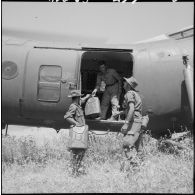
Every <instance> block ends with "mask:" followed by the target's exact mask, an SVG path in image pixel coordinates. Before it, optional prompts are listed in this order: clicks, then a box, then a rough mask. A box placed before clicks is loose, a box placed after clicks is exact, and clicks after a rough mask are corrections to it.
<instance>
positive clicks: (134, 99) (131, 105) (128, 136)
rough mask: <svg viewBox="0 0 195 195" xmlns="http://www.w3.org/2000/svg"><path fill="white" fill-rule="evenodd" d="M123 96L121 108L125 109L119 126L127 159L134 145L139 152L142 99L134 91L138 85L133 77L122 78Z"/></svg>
mask: <svg viewBox="0 0 195 195" xmlns="http://www.w3.org/2000/svg"><path fill="white" fill-rule="evenodd" d="M123 79H124V85H123V87H124V89H125V92H126V94H125V96H124V102H123V108H124V109H125V116H126V118H125V124H124V125H123V126H122V128H121V132H122V133H123V134H124V137H123V149H124V152H125V155H126V157H127V158H128V159H130V158H131V149H132V148H133V146H135V147H136V150H137V152H138V153H139V152H141V148H140V143H139V141H140V140H139V135H140V130H141V124H142V100H141V98H140V96H139V94H138V91H136V89H135V88H136V87H137V85H138V83H137V81H136V79H135V78H134V77H130V78H125V77H124V78H123Z"/></svg>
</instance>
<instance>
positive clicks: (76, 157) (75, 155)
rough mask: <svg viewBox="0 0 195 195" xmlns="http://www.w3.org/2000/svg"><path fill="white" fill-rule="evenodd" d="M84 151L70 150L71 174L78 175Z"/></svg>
mask: <svg viewBox="0 0 195 195" xmlns="http://www.w3.org/2000/svg"><path fill="white" fill-rule="evenodd" d="M85 151H86V149H76V148H73V149H71V153H72V159H71V161H72V162H71V163H72V173H73V174H75V173H78V170H79V168H80V167H81V164H82V160H83V157H84V155H85Z"/></svg>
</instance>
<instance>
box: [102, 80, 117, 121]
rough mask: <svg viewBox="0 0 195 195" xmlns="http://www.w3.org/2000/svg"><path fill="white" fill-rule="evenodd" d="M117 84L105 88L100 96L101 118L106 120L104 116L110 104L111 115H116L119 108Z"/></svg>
mask: <svg viewBox="0 0 195 195" xmlns="http://www.w3.org/2000/svg"><path fill="white" fill-rule="evenodd" d="M119 97H120V92H119V83H116V84H114V85H112V86H107V87H106V90H105V92H104V94H103V96H102V101H101V118H102V119H106V114H107V111H108V108H109V105H110V102H111V105H112V115H114V114H116V113H117V109H118V107H119Z"/></svg>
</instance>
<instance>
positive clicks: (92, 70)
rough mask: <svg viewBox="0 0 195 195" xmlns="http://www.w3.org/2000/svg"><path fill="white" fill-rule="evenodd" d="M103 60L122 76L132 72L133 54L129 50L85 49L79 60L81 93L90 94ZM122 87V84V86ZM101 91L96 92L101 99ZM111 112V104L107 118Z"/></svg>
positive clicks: (122, 95) (128, 75)
mask: <svg viewBox="0 0 195 195" xmlns="http://www.w3.org/2000/svg"><path fill="white" fill-rule="evenodd" d="M100 61H105V63H106V65H107V67H108V68H112V69H115V70H116V71H117V72H118V74H119V75H120V76H121V78H122V77H130V76H132V74H133V56H132V54H131V53H130V52H125V51H124V52H116V51H87V52H85V53H84V54H83V56H82V60H81V70H80V71H81V91H82V94H91V93H92V91H93V90H94V88H95V86H96V78H97V74H98V73H99V62H100ZM122 89H123V86H122ZM124 94H125V92H124V89H123V91H122V94H121V96H120V99H119V104H120V106H121V105H122V102H123V98H124ZM102 95H103V93H102V92H97V96H98V98H99V99H100V102H101V99H102ZM110 114H111V106H110V108H109V110H108V113H107V118H108V117H109V115H110Z"/></svg>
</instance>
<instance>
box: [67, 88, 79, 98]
mask: <svg viewBox="0 0 195 195" xmlns="http://www.w3.org/2000/svg"><path fill="white" fill-rule="evenodd" d="M82 95H83V94H81V91H80V90H76V89H75V90H72V91H71V92H70V95H68V97H80V96H82Z"/></svg>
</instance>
